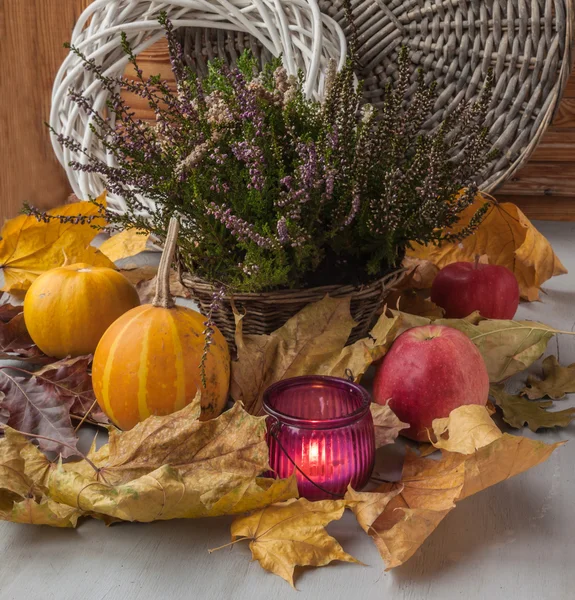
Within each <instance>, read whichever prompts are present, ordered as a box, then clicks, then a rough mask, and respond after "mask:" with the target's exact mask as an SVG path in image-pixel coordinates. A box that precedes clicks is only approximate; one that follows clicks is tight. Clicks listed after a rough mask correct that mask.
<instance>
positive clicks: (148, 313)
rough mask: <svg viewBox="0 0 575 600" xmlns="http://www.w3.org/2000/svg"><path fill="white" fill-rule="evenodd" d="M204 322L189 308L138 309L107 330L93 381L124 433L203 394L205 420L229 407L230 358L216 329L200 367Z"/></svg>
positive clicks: (101, 401)
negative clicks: (203, 378) (202, 372)
mask: <svg viewBox="0 0 575 600" xmlns="http://www.w3.org/2000/svg"><path fill="white" fill-rule="evenodd" d="M204 321H205V317H202V315H201V314H200V313H198V312H196V311H194V310H191V309H189V308H184V307H181V306H180V307H176V308H161V307H156V306H153V305H151V304H146V305H144V306H139V307H138V308H134V309H133V310H130V311H129V312H127V313H125V314H124V315H123V316H122V317H120V318H119V319H118V320H117V321H116V322H115V323H113V324H112V326H111V327H110V328H109V329H108V330H107V331H106V333H105V334H104V336H103V337H102V339H101V340H100V343H99V344H98V348H97V350H96V354H95V356H94V365H93V370H92V379H93V383H94V391H95V393H96V398H97V399H98V404H99V405H100V407H101V408H102V410H103V411H104V412H105V413H106V414H107V415H108V417H109V418H110V419H111V420H112V421H113V423H115V424H116V425H117V426H118V427H120V428H121V429H131V428H132V427H133V426H134V425H136V423H139V422H140V421H143V420H144V419H146V418H147V417H149V416H150V415H167V414H170V413H172V412H175V411H177V410H180V409H181V408H183V407H184V406H186V405H187V404H189V403H190V402H191V401H192V400H193V399H194V397H195V395H196V393H197V391H198V390H200V391H201V393H202V419H211V418H213V417H217V416H218V415H219V414H220V413H221V412H222V410H223V409H224V406H225V404H226V400H227V397H228V388H229V380H230V355H229V351H228V346H227V343H226V340H225V339H224V337H223V335H222V334H221V333H220V332H219V331H218V330H214V336H213V342H212V344H211V346H210V350H209V353H208V357H207V360H206V363H205V381H206V387H205V388H204V387H203V384H202V378H201V369H200V363H201V359H202V354H203V349H204V343H205V338H204V335H203V331H204V329H205V326H204Z"/></svg>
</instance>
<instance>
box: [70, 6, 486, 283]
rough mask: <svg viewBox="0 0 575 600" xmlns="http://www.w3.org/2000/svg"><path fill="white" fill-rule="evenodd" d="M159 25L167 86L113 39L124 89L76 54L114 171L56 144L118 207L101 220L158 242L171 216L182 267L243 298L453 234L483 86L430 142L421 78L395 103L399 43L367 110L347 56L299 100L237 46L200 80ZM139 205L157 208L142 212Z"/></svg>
mask: <svg viewBox="0 0 575 600" xmlns="http://www.w3.org/2000/svg"><path fill="white" fill-rule="evenodd" d="M161 20H162V22H163V24H164V26H165V28H166V33H167V37H168V43H169V47H170V54H171V59H172V68H173V71H174V74H175V76H176V79H177V81H178V84H177V90H176V91H173V90H171V89H170V88H169V87H168V85H167V84H166V83H165V82H164V81H162V80H161V79H160V78H159V77H150V78H145V77H144V76H143V74H142V71H141V70H140V69H139V67H138V64H137V61H136V58H135V56H134V55H133V52H132V50H131V48H130V47H129V46H128V44H127V43H126V42H125V38H124V50H125V52H126V53H127V54H128V56H129V59H130V61H131V62H132V64H133V65H134V67H135V69H136V73H137V77H136V79H135V80H134V79H129V78H125V77H124V78H110V77H107V76H105V75H104V74H103V73H102V71H101V69H100V68H99V67H98V66H97V64H96V63H95V62H94V61H90V60H87V59H85V58H84V57H83V58H84V66H85V68H86V69H89V70H91V71H93V72H94V73H95V74H96V75H97V77H98V79H99V80H100V82H101V84H102V85H103V86H104V87H106V88H107V89H108V90H109V92H110V96H109V101H108V111H109V114H110V115H112V116H113V117H114V121H115V123H114V121H112V120H111V119H109V118H104V117H102V116H100V115H98V114H97V113H96V112H95V111H94V110H93V109H92V106H91V103H90V101H89V99H88V98H86V97H85V96H84V95H83V94H82V93H81V92H79V91H77V90H70V94H71V97H72V98H73V99H74V100H75V102H76V104H77V105H78V106H79V107H80V108H81V109H82V110H84V111H86V112H87V113H89V114H91V115H92V116H93V131H94V133H95V134H96V135H97V136H98V137H99V138H100V139H101V140H102V142H103V144H104V146H105V147H106V149H107V150H108V151H109V152H110V153H112V154H113V155H114V156H115V157H116V159H117V161H118V166H117V167H110V166H108V165H107V164H106V163H105V162H104V161H102V160H101V159H100V158H98V157H96V156H92V155H89V154H88V153H87V152H86V151H85V150H83V149H82V147H81V145H80V144H79V143H78V141H77V140H74V139H71V138H67V137H65V136H62V135H60V136H59V141H60V143H61V144H63V145H65V146H67V147H68V148H71V149H73V150H75V151H77V152H80V153H83V154H84V158H83V162H81V161H73V162H72V163H71V166H72V167H74V168H76V169H79V170H84V171H88V172H95V173H100V174H103V175H104V176H105V178H106V182H107V187H108V190H109V191H110V192H112V193H114V194H117V195H120V196H122V197H123V198H124V199H125V201H126V203H127V205H128V210H127V212H126V213H125V214H121V215H118V214H113V213H110V214H109V215H108V218H109V219H110V221H111V222H112V223H113V224H118V225H121V226H124V227H128V228H129V227H138V228H141V229H145V230H148V231H150V232H153V233H155V234H157V235H158V236H160V237H164V236H165V234H166V230H167V224H168V221H169V218H170V216H172V215H173V214H174V213H177V214H178V215H179V217H180V220H181V234H180V239H179V242H178V245H179V254H180V257H181V259H182V260H183V262H184V264H185V266H186V268H187V269H189V271H191V272H192V273H194V274H195V275H197V276H198V277H202V278H204V279H206V280H210V281H212V282H217V283H218V284H223V285H225V286H226V287H229V288H231V289H233V290H237V291H249V292H256V291H263V290H271V289H277V288H285V287H305V286H310V285H322V284H329V283H356V282H366V281H369V280H371V279H374V278H376V277H378V276H380V275H382V274H384V273H385V272H386V271H387V270H388V269H389V268H391V267H393V266H394V265H396V264H397V263H398V262H399V261H401V259H402V256H403V254H404V251H405V248H406V246H408V245H409V243H410V241H416V242H420V243H427V242H438V243H440V242H441V241H442V240H446V239H453V238H452V237H450V236H449V234H445V232H446V231H449V228H450V227H451V226H452V225H453V224H454V223H456V222H457V220H458V216H459V214H460V213H461V211H462V210H464V209H465V208H466V207H467V206H469V205H470V204H471V202H472V201H473V199H474V196H475V194H476V191H477V186H476V184H475V177H476V176H477V175H478V174H479V173H480V172H481V170H482V169H483V168H484V166H485V165H486V164H487V162H489V161H490V160H492V158H493V157H494V154H493V152H488V147H489V143H488V140H487V130H486V128H485V127H484V122H485V117H486V113H487V109H488V106H489V103H490V98H491V87H492V86H491V78H490V77H488V79H487V81H486V84H485V86H484V90H483V93H482V95H481V97H480V99H479V100H478V101H477V102H475V103H466V102H462V103H461V104H460V106H459V107H458V109H457V110H455V111H454V112H453V113H452V114H451V115H450V116H449V118H447V119H446V120H445V121H444V122H443V123H441V124H440V125H439V126H438V127H437V128H436V129H435V131H434V132H433V133H424V134H421V133H420V131H421V127H422V125H423V123H424V122H425V121H426V119H427V118H429V116H430V113H431V110H432V107H433V104H434V102H435V100H436V97H437V90H436V86H435V84H431V85H427V84H425V83H424V77H423V73H419V74H418V83H417V92H416V93H415V95H413V96H412V98H411V100H410V101H409V102H406V101H405V100H404V98H405V95H406V92H407V89H408V87H409V86H410V85H411V80H412V69H411V66H410V59H409V54H408V52H407V51H406V50H403V51H402V52H401V54H400V58H399V65H398V66H399V79H398V82H397V83H396V84H395V86H393V87H392V85H391V84H390V85H389V86H388V88H387V91H386V95H385V100H384V102H383V105H382V106H381V109H380V110H379V111H376V110H375V109H374V108H373V107H372V106H371V105H369V104H363V105H362V103H361V97H362V93H361V89H362V88H361V85H357V84H356V81H355V77H354V72H353V66H352V61H351V60H350V61H348V63H347V64H346V66H345V67H344V68H343V69H342V70H341V71H340V72H337V73H336V70H335V67H334V65H330V66H329V68H328V72H327V74H326V92H325V95H324V100H323V102H317V101H312V100H309V99H306V98H305V97H304V95H303V93H302V83H303V76H302V75H300V77H299V78H295V77H292V76H288V75H287V73H286V70H285V69H284V68H283V67H282V63H281V60H280V59H277V60H275V61H273V62H271V63H269V64H266V65H265V66H264V67H263V69H262V70H260V69H259V68H258V66H257V62H256V61H255V60H254V58H253V57H252V56H251V55H250V53H248V52H246V53H244V54H243V55H242V56H241V58H240V60H239V61H238V63H237V65H236V66H235V67H233V68H232V67H228V66H226V65H224V64H223V63H222V62H221V61H219V60H216V61H213V62H212V63H211V65H210V69H209V74H208V76H207V77H206V78H205V79H203V80H202V81H200V80H199V79H198V77H197V76H196V74H195V73H194V72H193V70H192V69H191V68H189V67H188V66H186V65H185V63H184V61H183V59H182V50H181V47H180V46H179V44H178V42H177V40H176V38H175V36H174V32H173V29H172V25H171V23H170V22H169V21H168V20H166V19H165V18H163V19H161ZM72 51H73V52H76V53H77V54H78V55H80V56H82V54H81V52H79V51H78V50H77V49H75V48H72ZM121 90H125V91H128V92H132V93H136V94H138V95H140V96H141V97H142V98H144V99H146V100H147V102H148V104H149V106H150V108H151V109H152V110H153V111H154V113H155V115H156V122H155V123H153V124H150V123H146V122H143V121H141V120H138V119H136V118H135V117H134V113H133V112H132V110H131V109H130V107H129V106H127V105H126V103H125V101H124V100H123V98H122V97H121V96H120V91H121ZM462 189H465V190H466V191H464V192H462V193H460V191H461V190H462ZM140 197H145V198H148V199H150V200H152V201H153V202H154V203H155V205H156V209H155V211H154V212H153V213H152V214H151V215H146V214H145V213H143V212H142V209H143V206H142V204H141V202H140V200H139V198H140ZM481 217H482V214H481V212H480V213H478V214H477V215H476V217H475V219H474V220H473V222H472V224H471V226H470V227H469V228H468V229H467V230H466V231H464V232H462V233H461V234H460V237H463V236H464V235H467V234H468V233H470V232H471V231H472V230H473V228H474V227H475V226H476V225H477V224H478V223H479V222H480V220H481Z"/></svg>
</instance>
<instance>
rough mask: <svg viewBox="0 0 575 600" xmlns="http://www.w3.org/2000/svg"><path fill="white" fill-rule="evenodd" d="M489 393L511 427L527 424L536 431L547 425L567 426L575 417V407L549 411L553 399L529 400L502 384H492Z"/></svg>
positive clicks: (520, 426)
mask: <svg viewBox="0 0 575 600" xmlns="http://www.w3.org/2000/svg"><path fill="white" fill-rule="evenodd" d="M489 393H490V394H491V396H492V397H493V399H494V400H495V402H496V404H497V406H499V407H500V408H501V410H502V412H503V420H504V421H505V422H506V423H507V424H508V425H511V427H515V428H517V429H521V428H522V427H523V426H524V425H527V426H528V427H529V429H531V431H533V432H535V431H537V430H539V429H542V428H546V427H567V425H569V423H571V421H572V420H573V419H575V408H566V409H565V410H559V411H555V412H549V411H548V410H547V409H548V408H553V406H554V404H553V401H552V400H540V401H537V400H527V399H526V398H524V397H523V396H516V395H514V394H508V393H507V392H506V391H505V388H504V387H503V386H502V385H493V386H491V388H490V390H489Z"/></svg>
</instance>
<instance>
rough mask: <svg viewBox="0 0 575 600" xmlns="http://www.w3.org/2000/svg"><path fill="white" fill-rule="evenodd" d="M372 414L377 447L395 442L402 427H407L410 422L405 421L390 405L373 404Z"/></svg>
mask: <svg viewBox="0 0 575 600" xmlns="http://www.w3.org/2000/svg"><path fill="white" fill-rule="evenodd" d="M371 416H372V417H373V425H374V427H375V447H376V448H381V447H382V446H386V445H387V444H393V442H395V440H396V439H397V436H398V435H399V432H400V431H401V430H402V429H407V428H408V427H409V423H403V421H400V420H399V419H398V418H397V417H396V416H395V413H394V412H393V411H392V410H391V408H389V406H387V404H386V405H381V404H375V403H372V404H371Z"/></svg>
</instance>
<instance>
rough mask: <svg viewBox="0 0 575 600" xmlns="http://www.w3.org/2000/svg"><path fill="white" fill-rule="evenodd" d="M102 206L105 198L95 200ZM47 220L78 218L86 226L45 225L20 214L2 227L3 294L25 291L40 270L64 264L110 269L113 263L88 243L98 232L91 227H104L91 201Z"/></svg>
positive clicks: (54, 212)
mask: <svg viewBox="0 0 575 600" xmlns="http://www.w3.org/2000/svg"><path fill="white" fill-rule="evenodd" d="M98 201H99V203H100V204H104V205H105V201H106V199H105V196H101V197H100V198H99V199H98ZM48 215H49V217H60V216H61V217H75V216H82V217H85V218H87V219H91V222H90V223H88V222H86V223H83V224H81V223H79V224H75V223H73V222H65V223H61V222H60V221H59V220H58V219H57V218H54V219H50V220H49V221H48V222H44V221H38V219H36V217H34V216H27V215H20V216H19V217H16V218H15V219H11V220H10V221H7V222H6V223H5V224H4V227H3V228H2V232H1V234H0V235H1V236H2V239H1V240H0V269H1V271H2V273H3V275H4V283H3V285H2V287H1V289H2V290H3V291H5V292H15V291H16V292H17V291H26V290H27V289H28V288H29V287H30V285H31V284H32V282H33V281H34V280H35V279H36V278H37V277H38V275H41V274H42V273H43V272H44V271H48V270H50V269H53V268H55V267H60V266H62V265H64V264H73V263H87V264H90V265H94V266H99V267H110V268H114V264H113V263H112V262H111V261H110V260H109V259H108V258H107V257H106V256H105V255H104V254H102V253H101V252H99V251H98V250H97V249H96V248H94V247H92V246H90V242H91V241H92V240H93V239H94V237H95V236H96V235H97V233H98V231H97V230H96V229H94V228H93V227H92V225H98V226H104V225H105V220H104V218H103V217H101V216H100V214H99V209H98V207H97V206H96V205H95V204H93V203H91V202H75V203H73V204H67V205H66V206H62V207H59V208H54V209H52V210H50V211H48Z"/></svg>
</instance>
